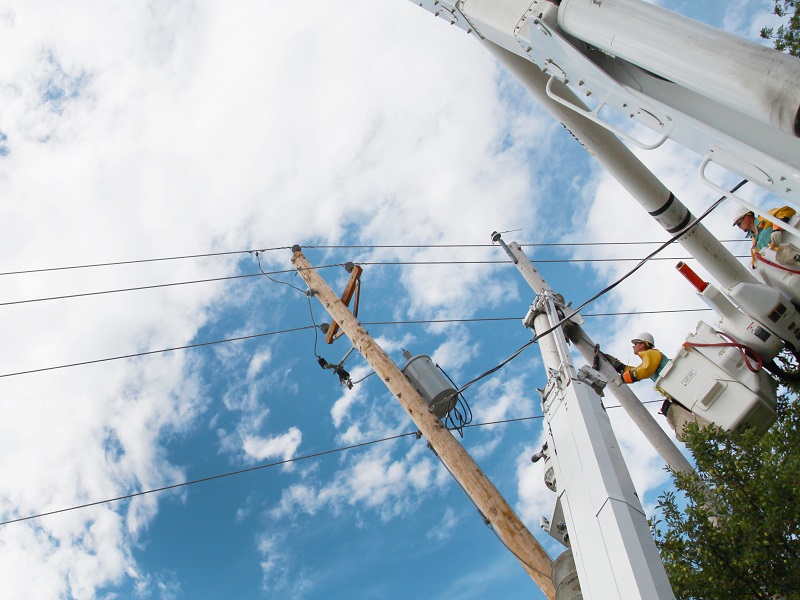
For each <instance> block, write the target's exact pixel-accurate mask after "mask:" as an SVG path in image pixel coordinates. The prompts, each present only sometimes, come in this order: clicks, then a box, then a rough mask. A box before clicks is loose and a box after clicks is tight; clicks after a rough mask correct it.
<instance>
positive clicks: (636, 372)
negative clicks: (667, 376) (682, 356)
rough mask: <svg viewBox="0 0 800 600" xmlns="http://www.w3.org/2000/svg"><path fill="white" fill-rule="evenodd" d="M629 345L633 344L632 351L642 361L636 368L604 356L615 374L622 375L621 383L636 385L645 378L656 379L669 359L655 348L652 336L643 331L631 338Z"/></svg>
mask: <svg viewBox="0 0 800 600" xmlns="http://www.w3.org/2000/svg"><path fill="white" fill-rule="evenodd" d="M631 343H632V344H633V351H634V352H635V353H636V355H637V356H638V357H639V358H640V359H641V360H642V362H641V364H640V365H639V366H638V367H631V366H628V365H626V364H624V363H623V362H622V361H620V360H619V359H617V358H614V357H613V356H610V355H608V354H606V355H605V357H606V358H607V359H608V360H609V362H610V363H611V366H612V367H614V369H615V370H616V371H617V373H619V374H620V375H622V381H624V382H625V383H636V382H637V381H641V380H642V379H645V378H646V377H649V378H650V379H652V380H653V381H655V380H656V379H658V376H659V375H660V374H661V371H663V370H664V367H666V366H667V363H668V362H669V359H668V358H667V357H666V356H664V354H662V353H661V351H660V350H657V349H656V348H655V341H654V340H653V336H652V335H650V334H649V333H647V332H646V331H645V332H642V333H640V334H639V335H638V336H636V337H635V338H633V339H632V340H631Z"/></svg>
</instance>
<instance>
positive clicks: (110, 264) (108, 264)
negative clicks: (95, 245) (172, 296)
mask: <svg viewBox="0 0 800 600" xmlns="http://www.w3.org/2000/svg"><path fill="white" fill-rule="evenodd" d="M273 250H291V246H280V247H277V248H263V249H261V250H257V251H256V250H232V251H230V252H209V253H206V254H187V255H185V256H167V257H163V258H141V259H136V260H120V261H116V262H104V263H93V264H84V265H70V266H66V267H46V268H41V269H27V270H24V271H6V272H4V273H0V277H2V276H4V275H26V274H29V273H48V272H51V271H69V270H73V269H93V268H97V267H117V266H121V265H134V264H140V263H151V262H163V261H168V260H184V259H189V258H210V257H215V256H229V255H232V254H248V253H251V252H271V251H273Z"/></svg>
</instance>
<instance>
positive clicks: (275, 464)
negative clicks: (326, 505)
mask: <svg viewBox="0 0 800 600" xmlns="http://www.w3.org/2000/svg"><path fill="white" fill-rule="evenodd" d="M416 433H417V432H416V431H414V432H411V433H401V434H399V435H393V436H389V437H385V438H381V439H377V440H370V441H368V442H361V443H359V444H351V445H350V446H343V447H341V448H334V449H332V450H324V451H322V452H314V453H313V454H305V455H303V456H295V457H293V458H287V459H284V460H278V461H275V462H271V463H267V464H263V465H256V466H255V467H248V468H246V469H239V470H237V471H229V472H227V473H220V474H218V475H210V476H208V477H201V478H199V479H193V480H191V481H184V482H182V483H173V484H171V485H165V486H162V487H159V488H153V489H149V490H144V491H141V492H134V493H132V494H125V495H123V496H117V497H116V498H108V499H106V500H98V501H96V502H87V503H85V504H80V505H77V506H70V507H68V508H60V509H57V510H51V511H47V512H42V513H38V514H35V515H29V516H27V517H18V518H16V519H8V520H6V521H0V526H3V525H10V524H11V523H19V522H21V521H30V520H31V519H38V518H40V517H47V516H50V515H56V514H59V513H65V512H69V511H73V510H80V509H82V508H89V507H92V506H98V505H100V504H108V503H111V502H118V501H120V500H129V499H131V498H137V497H139V496H145V495H147V494H155V493H157V492H165V491H167V490H174V489H177V488H181V487H186V486H189V485H195V484H198V483H205V482H208V481H214V480H216V479H223V478H225V477H232V476H234V475H242V474H243V473H250V472H252V471H258V470H261V469H268V468H271V467H278V466H281V465H286V464H289V463H293V462H299V461H301V460H308V459H310V458H319V457H320V456H325V455H328V454H336V453H338V452H344V451H345V450H353V449H354V448H363V447H364V446H371V445H373V444H378V443H381V442H388V441H390V440H396V439H399V438H403V437H408V436H412V435H416Z"/></svg>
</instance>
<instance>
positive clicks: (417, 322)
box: [0, 302, 711, 385]
mask: <svg viewBox="0 0 800 600" xmlns="http://www.w3.org/2000/svg"><path fill="white" fill-rule="evenodd" d="M310 309H311V303H310V302H309V310H310ZM708 310H711V309H710V308H689V309H683V310H663V311H659V310H655V311H631V312H620V313H599V314H587V315H583V316H584V317H613V316H618V315H638V314H660V313H676V312H695V311H708ZM311 319H312V321H313V320H314V315H313V312H312V313H311ZM521 320H522V318H521V317H494V318H488V317H487V318H479V319H429V320H414V321H364V322H362V325H424V324H429V323H430V324H433V323H483V322H497V321H521ZM312 328H313V329H315V344H314V352H315V353H316V330H317V329H319V326H318V325H316V323H315V324H314V325H313V326H312V325H306V326H303V327H294V328H291V329H284V330H281V331H268V332H265V333H257V334H253V335H245V336H240V337H235V338H227V339H222V340H214V341H210V342H199V343H197V344H186V345H184V346H176V347H173V348H162V349H161V350H148V351H145V352H134V353H131V354H123V355H120V356H111V357H106V358H98V359H93V360H86V361H81V362H75V363H67V364H62V365H55V366H51V367H41V368H37V369H29V370H26V371H15V372H11V373H0V379H2V378H4V377H16V376H17V375H29V374H31V373H41V372H44V371H55V370H58V369H67V368H71V367H80V366H84V365H91V364H96V363H103V362H110V361H114V360H122V359H126V358H137V357H140V356H150V355H153V354H161V353H164V352H175V351H178V350H191V349H192V348H202V347H203V346H213V345H215V344H226V343H229V342H239V341H242V340H249V339H254V338H259V337H267V336H271V335H278V334H282V333H294V332H296V331H305V330H307V329H312ZM315 355H316V354H315ZM316 356H317V358H319V355H316ZM373 374H374V373H371V374H370V375H373ZM370 375H367V377H369V376H370ZM364 379H366V377H364V378H362V379H360V380H359V381H354V382H353V385H355V384H356V383H360V382H361V381H363V380H364Z"/></svg>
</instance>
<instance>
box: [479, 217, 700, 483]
mask: <svg viewBox="0 0 800 600" xmlns="http://www.w3.org/2000/svg"><path fill="white" fill-rule="evenodd" d="M492 241H493V242H497V243H498V244H500V246H501V247H502V248H503V250H505V252H506V254H508V256H509V257H510V258H511V260H512V262H513V263H514V266H515V267H517V270H519V272H520V273H521V274H522V277H523V278H524V279H525V281H526V282H527V283H528V285H530V286H531V289H533V291H534V292H536V293H537V294H539V293H541V292H550V293H552V292H553V290H552V289H551V288H550V286H549V285H548V284H547V282H546V281H545V280H544V277H542V275H541V273H539V271H538V270H537V269H536V267H534V266H533V263H531V261H530V260H528V257H527V256H525V253H524V252H523V251H522V248H521V247H520V245H519V244H518V243H517V242H511V243H510V244H506V243H505V242H504V241H503V240H502V238H501V237H500V234H498V233H494V234H492ZM564 329H565V332H566V334H567V338H568V339H569V341H570V342H572V343H573V344H574V345H575V347H576V348H577V349H578V351H579V352H580V353H581V355H582V356H583V358H584V360H586V362H588V363H589V364H592V363H593V362H594V360H595V344H594V342H593V341H592V340H591V338H590V337H589V335H588V334H587V333H586V332H585V331H584V329H583V327H581V326H580V324H579V323H577V322H575V321H568V322H567V323H564ZM598 358H599V361H598V362H599V369H598V370H599V371H600V373H601V374H602V375H604V376H605V377H606V379H607V380H608V385H607V386H606V389H607V390H610V391H611V393H612V394H613V395H614V397H615V398H616V399H617V401H618V402H619V403H620V404H621V405H622V407H623V408H624V409H625V412H627V413H628V416H630V418H631V420H632V421H633V422H634V424H635V425H636V426H637V427H638V428H639V431H641V432H642V434H643V435H644V436H645V438H647V441H648V442H650V444H651V445H652V446H653V448H655V450H656V452H658V454H659V455H660V456H661V458H663V459H664V461H665V462H666V463H667V466H668V467H669V468H670V469H672V470H673V471H675V472H684V473H691V472H694V469H693V468H692V465H691V464H690V463H689V461H688V460H687V459H686V457H685V456H684V455H683V454H681V452H680V450H678V448H677V447H676V446H675V444H674V443H673V442H672V440H671V439H670V438H669V436H668V435H667V434H666V433H665V432H664V430H663V429H661V427H659V425H658V423H657V422H656V420H655V419H654V418H653V415H651V414H650V413H649V412H648V411H647V409H646V408H645V407H644V405H643V404H642V403H641V401H640V400H639V399H638V398H637V397H636V394H634V393H633V391H632V390H631V389H630V387H628V386H627V385H625V384H624V383H622V382H621V381H620V380H619V377H618V376H617V372H616V371H615V370H614V367H612V366H611V364H610V363H609V362H608V361H607V360H606V358H605V357H604V356H603V355H602V354H600V355H599V357H598Z"/></svg>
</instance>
